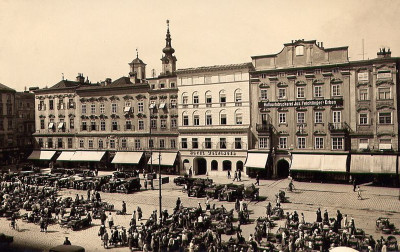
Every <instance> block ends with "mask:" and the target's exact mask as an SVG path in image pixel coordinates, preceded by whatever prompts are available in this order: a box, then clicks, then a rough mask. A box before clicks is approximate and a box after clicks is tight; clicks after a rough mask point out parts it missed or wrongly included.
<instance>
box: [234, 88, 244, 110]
mask: <svg viewBox="0 0 400 252" xmlns="http://www.w3.org/2000/svg"><path fill="white" fill-rule="evenodd" d="M235 106H242V90H241V89H236V90H235Z"/></svg>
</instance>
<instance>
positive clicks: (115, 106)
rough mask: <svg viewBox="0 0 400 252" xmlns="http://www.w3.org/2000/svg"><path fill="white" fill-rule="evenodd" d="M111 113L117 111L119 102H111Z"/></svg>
mask: <svg viewBox="0 0 400 252" xmlns="http://www.w3.org/2000/svg"><path fill="white" fill-rule="evenodd" d="M111 113H112V114H116V113H117V104H116V103H113V104H111Z"/></svg>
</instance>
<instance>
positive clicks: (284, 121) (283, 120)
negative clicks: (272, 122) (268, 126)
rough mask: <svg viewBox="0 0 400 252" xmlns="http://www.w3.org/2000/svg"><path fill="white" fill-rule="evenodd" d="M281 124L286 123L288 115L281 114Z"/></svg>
mask: <svg viewBox="0 0 400 252" xmlns="http://www.w3.org/2000/svg"><path fill="white" fill-rule="evenodd" d="M278 116H279V123H280V124H281V123H286V113H279V114H278Z"/></svg>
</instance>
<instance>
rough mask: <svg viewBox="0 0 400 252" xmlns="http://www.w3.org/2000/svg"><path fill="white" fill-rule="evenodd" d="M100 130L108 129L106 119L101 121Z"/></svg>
mask: <svg viewBox="0 0 400 252" xmlns="http://www.w3.org/2000/svg"><path fill="white" fill-rule="evenodd" d="M100 130H101V131H105V130H106V122H105V121H100Z"/></svg>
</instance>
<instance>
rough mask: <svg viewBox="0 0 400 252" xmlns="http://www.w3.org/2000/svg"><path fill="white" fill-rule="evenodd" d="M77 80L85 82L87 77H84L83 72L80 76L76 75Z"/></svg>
mask: <svg viewBox="0 0 400 252" xmlns="http://www.w3.org/2000/svg"><path fill="white" fill-rule="evenodd" d="M76 82H79V83H84V82H85V77H83V74H82V73H78V76H76Z"/></svg>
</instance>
